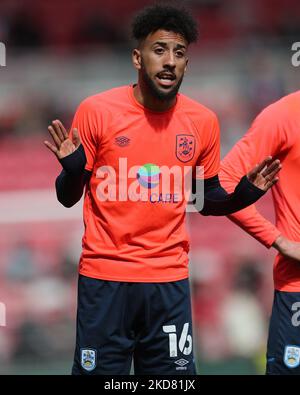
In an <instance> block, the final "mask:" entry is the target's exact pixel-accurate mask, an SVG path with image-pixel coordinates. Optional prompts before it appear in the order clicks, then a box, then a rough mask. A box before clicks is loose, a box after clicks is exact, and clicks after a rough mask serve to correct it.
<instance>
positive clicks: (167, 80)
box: [156, 72, 176, 87]
mask: <svg viewBox="0 0 300 395" xmlns="http://www.w3.org/2000/svg"><path fill="white" fill-rule="evenodd" d="M156 79H157V81H158V83H159V85H161V86H163V87H169V86H172V85H174V84H175V82H176V75H174V74H173V73H168V72H161V73H158V74H157V75H156Z"/></svg>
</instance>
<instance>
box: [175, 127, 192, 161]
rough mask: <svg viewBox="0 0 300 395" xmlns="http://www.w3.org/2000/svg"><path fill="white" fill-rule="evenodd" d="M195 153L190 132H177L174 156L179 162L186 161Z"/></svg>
mask: <svg viewBox="0 0 300 395" xmlns="http://www.w3.org/2000/svg"><path fill="white" fill-rule="evenodd" d="M194 154H195V137H194V136H192V135H190V134H177V136H176V156H177V158H178V159H179V160H180V161H181V162H188V161H190V160H192V159H193V157H194Z"/></svg>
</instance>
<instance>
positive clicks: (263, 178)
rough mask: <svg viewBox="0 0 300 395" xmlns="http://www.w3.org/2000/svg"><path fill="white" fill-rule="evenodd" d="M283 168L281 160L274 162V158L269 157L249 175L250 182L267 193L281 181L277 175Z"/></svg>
mask: <svg viewBox="0 0 300 395" xmlns="http://www.w3.org/2000/svg"><path fill="white" fill-rule="evenodd" d="M281 167H282V166H281V163H280V160H279V159H276V160H274V161H273V158H272V156H268V157H267V158H265V159H264V160H263V161H262V162H261V163H259V164H258V165H256V166H255V167H254V168H253V169H252V170H251V171H250V172H249V173H248V174H247V177H248V180H249V181H250V182H252V184H254V185H255V186H256V187H257V188H259V189H262V190H263V191H267V190H268V189H270V188H271V187H272V186H273V185H274V184H276V182H277V181H278V180H279V178H278V177H276V175H277V173H278V172H279V171H280V169H281Z"/></svg>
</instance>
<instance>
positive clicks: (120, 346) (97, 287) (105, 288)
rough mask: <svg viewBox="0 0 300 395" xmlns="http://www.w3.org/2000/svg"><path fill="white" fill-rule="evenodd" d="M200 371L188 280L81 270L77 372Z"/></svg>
mask: <svg viewBox="0 0 300 395" xmlns="http://www.w3.org/2000/svg"><path fill="white" fill-rule="evenodd" d="M132 360H133V366H134V373H135V374H137V375H142V374H143V375H158V374H161V375H164V374H166V375H168V374H174V375H190V374H192V375H193V374H196V372H195V364H194V358H193V340H192V319H191V303H190V290H189V282H188V280H187V279H185V280H180V281H175V282H168V283H129V282H117V281H105V280H98V279H94V278H89V277H85V276H82V275H80V276H79V281H78V309H77V334H76V349H75V357H74V365H73V369H72V374H76V375H78V374H98V375H100V374H105V375H109V374H112V375H120V374H124V375H127V374H129V373H130V369H131V364H132Z"/></svg>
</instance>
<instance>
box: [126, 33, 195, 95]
mask: <svg viewBox="0 0 300 395" xmlns="http://www.w3.org/2000/svg"><path fill="white" fill-rule="evenodd" d="M187 47H188V43H187V41H186V40H185V38H184V37H183V36H181V35H180V34H179V33H174V32H171V31H166V30H157V31H156V32H154V33H152V34H149V35H148V36H147V38H146V39H145V40H144V41H143V42H142V43H141V45H140V47H139V49H135V50H134V53H133V61H134V65H135V67H136V68H137V69H138V70H139V74H140V78H141V79H142V81H141V82H142V83H143V84H144V85H146V87H147V88H148V90H149V92H150V93H151V94H152V95H153V96H154V97H155V98H157V99H159V100H171V99H173V98H174V97H175V96H176V94H177V92H178V90H179V88H180V85H181V83H182V80H183V76H184V73H185V71H186V66H187V62H188V59H187V53H186V52H187Z"/></svg>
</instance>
